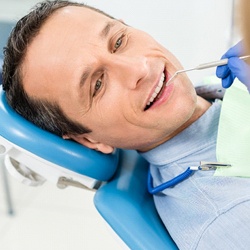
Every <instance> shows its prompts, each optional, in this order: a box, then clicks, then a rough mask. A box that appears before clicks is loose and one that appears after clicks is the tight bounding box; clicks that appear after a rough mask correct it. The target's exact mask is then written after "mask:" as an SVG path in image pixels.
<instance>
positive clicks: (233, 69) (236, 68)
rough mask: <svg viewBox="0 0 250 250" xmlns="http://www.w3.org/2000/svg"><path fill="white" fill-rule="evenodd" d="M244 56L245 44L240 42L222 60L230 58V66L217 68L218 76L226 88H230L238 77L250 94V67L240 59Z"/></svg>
mask: <svg viewBox="0 0 250 250" xmlns="http://www.w3.org/2000/svg"><path fill="white" fill-rule="evenodd" d="M243 55H244V53H243V44H242V42H239V43H238V44H236V45H235V46H234V47H232V48H230V49H229V50H228V51H227V52H226V53H225V54H224V55H223V56H222V59H224V58H228V64H227V65H224V66H219V67H217V69H216V75H217V77H219V78H221V79H222V86H223V87H224V88H229V87H230V86H231V85H232V83H233V81H234V79H235V77H237V78H238V79H239V80H240V81H241V82H242V83H243V84H245V85H246V87H247V89H248V92H249V93H250V66H249V65H248V64H247V63H246V62H245V61H244V60H241V59H239V58H238V57H239V56H243Z"/></svg>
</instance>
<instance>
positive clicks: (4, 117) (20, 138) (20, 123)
mask: <svg viewBox="0 0 250 250" xmlns="http://www.w3.org/2000/svg"><path fill="white" fill-rule="evenodd" d="M0 121H1V123H0V137H3V138H4V139H6V140H8V141H9V142H10V143H12V144H14V145H17V146H18V147H20V148H23V149H25V150H27V151H29V152H31V153H33V154H35V155H37V156H39V157H41V158H43V159H45V160H47V161H50V162H52V163H54V164H57V165H60V166H62V167H64V168H66V169H69V170H72V171H74V172H76V173H79V174H82V175H86V176H89V177H91V178H94V179H96V180H100V181H107V180H109V179H110V178H111V177H112V176H113V174H114V173H115V171H116V168H117V164H118V155H119V151H118V150H117V151H116V152H114V153H112V154H109V155H105V154H102V153H100V152H96V151H94V150H91V149H88V148H86V147H84V146H82V145H80V144H78V143H76V142H74V141H70V140H64V139H62V138H61V137H58V136H56V135H54V134H52V133H49V132H47V131H45V130H42V129H40V128H38V127H37V126H35V125H34V124H32V123H31V122H29V121H27V120H26V119H24V118H23V117H22V116H20V115H19V114H17V113H16V112H15V111H14V110H13V109H12V108H11V107H10V106H9V105H8V103H7V101H6V97H5V93H4V91H3V90H2V86H1V85H0Z"/></svg>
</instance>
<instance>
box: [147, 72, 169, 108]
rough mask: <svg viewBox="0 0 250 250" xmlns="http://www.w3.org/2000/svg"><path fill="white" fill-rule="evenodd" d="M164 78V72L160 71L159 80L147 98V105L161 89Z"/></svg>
mask: <svg viewBox="0 0 250 250" xmlns="http://www.w3.org/2000/svg"><path fill="white" fill-rule="evenodd" d="M164 79H165V74H164V73H162V75H161V79H160V81H159V83H158V85H157V87H156V88H155V91H154V93H153V94H152V96H151V98H150V99H149V101H148V103H147V105H150V103H151V102H153V101H154V99H155V97H156V96H157V95H158V94H159V92H160V91H161V88H162V85H163V81H164Z"/></svg>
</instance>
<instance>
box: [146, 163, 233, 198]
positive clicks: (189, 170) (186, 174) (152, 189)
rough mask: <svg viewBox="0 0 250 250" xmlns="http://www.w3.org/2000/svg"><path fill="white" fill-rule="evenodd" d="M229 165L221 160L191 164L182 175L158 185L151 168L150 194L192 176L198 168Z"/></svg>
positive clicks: (207, 168)
mask: <svg viewBox="0 0 250 250" xmlns="http://www.w3.org/2000/svg"><path fill="white" fill-rule="evenodd" d="M229 167H232V165H231V164H227V163H220V162H205V161H201V162H200V165H199V166H190V167H188V168H187V169H186V171H184V172H183V173H181V174H180V175H178V176H176V177H174V178H173V179H171V180H169V181H166V182H164V183H162V184H160V185H158V186H156V187H154V186H153V179H152V176H151V173H150V169H149V171H148V179H147V185H148V192H149V193H150V194H157V193H159V192H161V191H163V190H164V189H166V188H170V187H173V186H175V185H177V184H179V183H180V182H182V181H184V180H186V179H187V178H188V177H190V176H191V175H192V174H193V173H194V171H198V170H201V171H209V170H216V169H217V168H229Z"/></svg>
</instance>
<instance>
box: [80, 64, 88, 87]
mask: <svg viewBox="0 0 250 250" xmlns="http://www.w3.org/2000/svg"><path fill="white" fill-rule="evenodd" d="M89 75H90V68H85V69H84V71H83V73H82V75H81V78H80V84H79V87H80V88H82V87H83V85H84V83H85V82H86V80H87V79H88V77H89Z"/></svg>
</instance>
